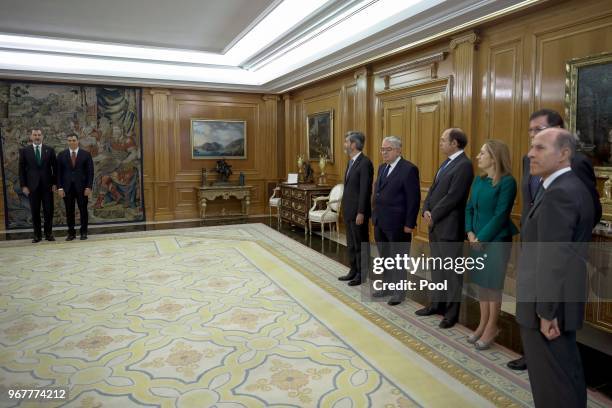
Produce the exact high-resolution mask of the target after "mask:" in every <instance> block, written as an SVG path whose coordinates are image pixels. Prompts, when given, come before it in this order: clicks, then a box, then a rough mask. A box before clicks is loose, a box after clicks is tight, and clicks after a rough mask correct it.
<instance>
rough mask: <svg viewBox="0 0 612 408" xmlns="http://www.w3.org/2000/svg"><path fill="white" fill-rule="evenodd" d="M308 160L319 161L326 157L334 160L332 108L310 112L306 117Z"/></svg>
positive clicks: (330, 160)
mask: <svg viewBox="0 0 612 408" xmlns="http://www.w3.org/2000/svg"><path fill="white" fill-rule="evenodd" d="M306 140H307V141H308V160H309V161H319V159H320V158H321V157H325V156H326V157H327V159H328V162H329V163H333V162H334V111H333V109H329V110H325V111H320V112H316V113H311V114H309V115H307V117H306Z"/></svg>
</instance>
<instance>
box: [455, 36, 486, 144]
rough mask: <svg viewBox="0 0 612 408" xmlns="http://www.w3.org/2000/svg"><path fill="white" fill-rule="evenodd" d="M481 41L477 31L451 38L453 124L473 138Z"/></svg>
mask: <svg viewBox="0 0 612 408" xmlns="http://www.w3.org/2000/svg"><path fill="white" fill-rule="evenodd" d="M478 41H479V37H478V34H477V33H476V32H470V33H467V34H464V35H461V36H458V37H455V38H453V39H452V40H451V42H450V46H449V48H450V49H451V50H452V52H453V72H454V82H453V94H452V101H453V102H452V104H453V109H452V113H453V114H452V122H451V123H452V126H454V127H460V128H461V129H463V131H464V132H465V133H466V134H467V136H468V139H471V140H473V136H474V135H473V132H472V130H473V121H474V109H473V106H474V101H473V95H474V94H475V90H474V85H475V80H474V71H475V63H476V57H475V54H476V47H477V44H478ZM471 146H472V144H471V143H468V145H467V148H466V154H467V155H468V156H469V155H470V150H471Z"/></svg>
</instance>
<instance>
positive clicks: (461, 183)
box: [423, 153, 474, 242]
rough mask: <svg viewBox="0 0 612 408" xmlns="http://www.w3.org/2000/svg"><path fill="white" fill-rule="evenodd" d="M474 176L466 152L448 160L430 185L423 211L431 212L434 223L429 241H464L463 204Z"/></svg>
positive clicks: (430, 229) (464, 204)
mask: <svg viewBox="0 0 612 408" xmlns="http://www.w3.org/2000/svg"><path fill="white" fill-rule="evenodd" d="M473 179H474V169H473V168H472V162H471V161H470V159H468V158H467V156H466V155H465V153H462V154H460V155H459V156H458V157H456V158H455V159H454V160H453V161H451V162H450V163H449V164H448V165H447V166H446V168H445V169H444V171H443V172H442V174H440V175H439V177H436V179H435V180H434V182H433V184H432V185H431V187H430V188H429V191H428V193H427V197H426V198H425V204H424V205H423V212H425V211H430V212H431V218H432V221H433V226H430V227H429V240H430V241H432V242H435V241H452V242H457V241H463V240H464V239H465V206H466V203H467V199H468V195H469V193H470V186H471V185H472V180H473Z"/></svg>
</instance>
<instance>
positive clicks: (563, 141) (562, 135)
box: [554, 128, 576, 160]
mask: <svg viewBox="0 0 612 408" xmlns="http://www.w3.org/2000/svg"><path fill="white" fill-rule="evenodd" d="M554 130H555V133H556V134H557V137H556V138H555V146H556V147H557V149H559V150H561V149H569V150H570V157H569V158H570V160H571V159H573V158H574V156H575V155H576V136H575V135H573V134H571V133H570V132H568V131H567V130H565V129H557V128H555V129H554Z"/></svg>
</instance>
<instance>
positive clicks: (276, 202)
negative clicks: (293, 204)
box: [268, 187, 281, 228]
mask: <svg viewBox="0 0 612 408" xmlns="http://www.w3.org/2000/svg"><path fill="white" fill-rule="evenodd" d="M268 207H269V211H268V212H269V214H270V224H272V207H274V208H276V226H277V228H280V226H281V213H280V209H281V188H280V187H275V188H274V191H272V195H271V196H270V199H269V200H268Z"/></svg>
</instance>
